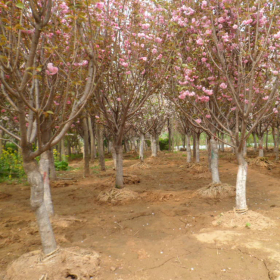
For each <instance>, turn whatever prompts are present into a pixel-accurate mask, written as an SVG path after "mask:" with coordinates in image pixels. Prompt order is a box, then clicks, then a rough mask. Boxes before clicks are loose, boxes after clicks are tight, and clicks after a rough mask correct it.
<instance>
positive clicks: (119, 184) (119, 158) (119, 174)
mask: <svg viewBox="0 0 280 280" xmlns="http://www.w3.org/2000/svg"><path fill="white" fill-rule="evenodd" d="M115 151H116V184H115V186H116V188H118V189H121V188H123V148H122V146H115Z"/></svg>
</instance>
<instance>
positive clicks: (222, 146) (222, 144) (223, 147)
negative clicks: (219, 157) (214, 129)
mask: <svg viewBox="0 0 280 280" xmlns="http://www.w3.org/2000/svg"><path fill="white" fill-rule="evenodd" d="M224 137H225V135H224V133H221V138H222V140H224ZM224 151H225V144H224V142H221V152H224Z"/></svg>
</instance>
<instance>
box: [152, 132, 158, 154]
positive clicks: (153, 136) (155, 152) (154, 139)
mask: <svg viewBox="0 0 280 280" xmlns="http://www.w3.org/2000/svg"><path fill="white" fill-rule="evenodd" d="M151 149H152V157H156V156H157V140H156V137H155V135H152V136H151Z"/></svg>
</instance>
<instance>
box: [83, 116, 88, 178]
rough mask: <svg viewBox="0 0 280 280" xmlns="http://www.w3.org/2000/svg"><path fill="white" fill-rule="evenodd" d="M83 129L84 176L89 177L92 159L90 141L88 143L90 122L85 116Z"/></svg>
mask: <svg viewBox="0 0 280 280" xmlns="http://www.w3.org/2000/svg"><path fill="white" fill-rule="evenodd" d="M82 123H83V130H84V177H88V176H89V175H90V170H89V161H90V154H89V143H88V136H89V135H88V124H87V119H86V118H85V117H84V118H83V121H82Z"/></svg>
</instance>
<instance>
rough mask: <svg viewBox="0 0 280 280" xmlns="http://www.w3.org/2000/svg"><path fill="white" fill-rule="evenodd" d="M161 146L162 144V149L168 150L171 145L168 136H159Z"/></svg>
mask: <svg viewBox="0 0 280 280" xmlns="http://www.w3.org/2000/svg"><path fill="white" fill-rule="evenodd" d="M159 146H160V150H161V151H163V150H168V147H169V140H168V138H159Z"/></svg>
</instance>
